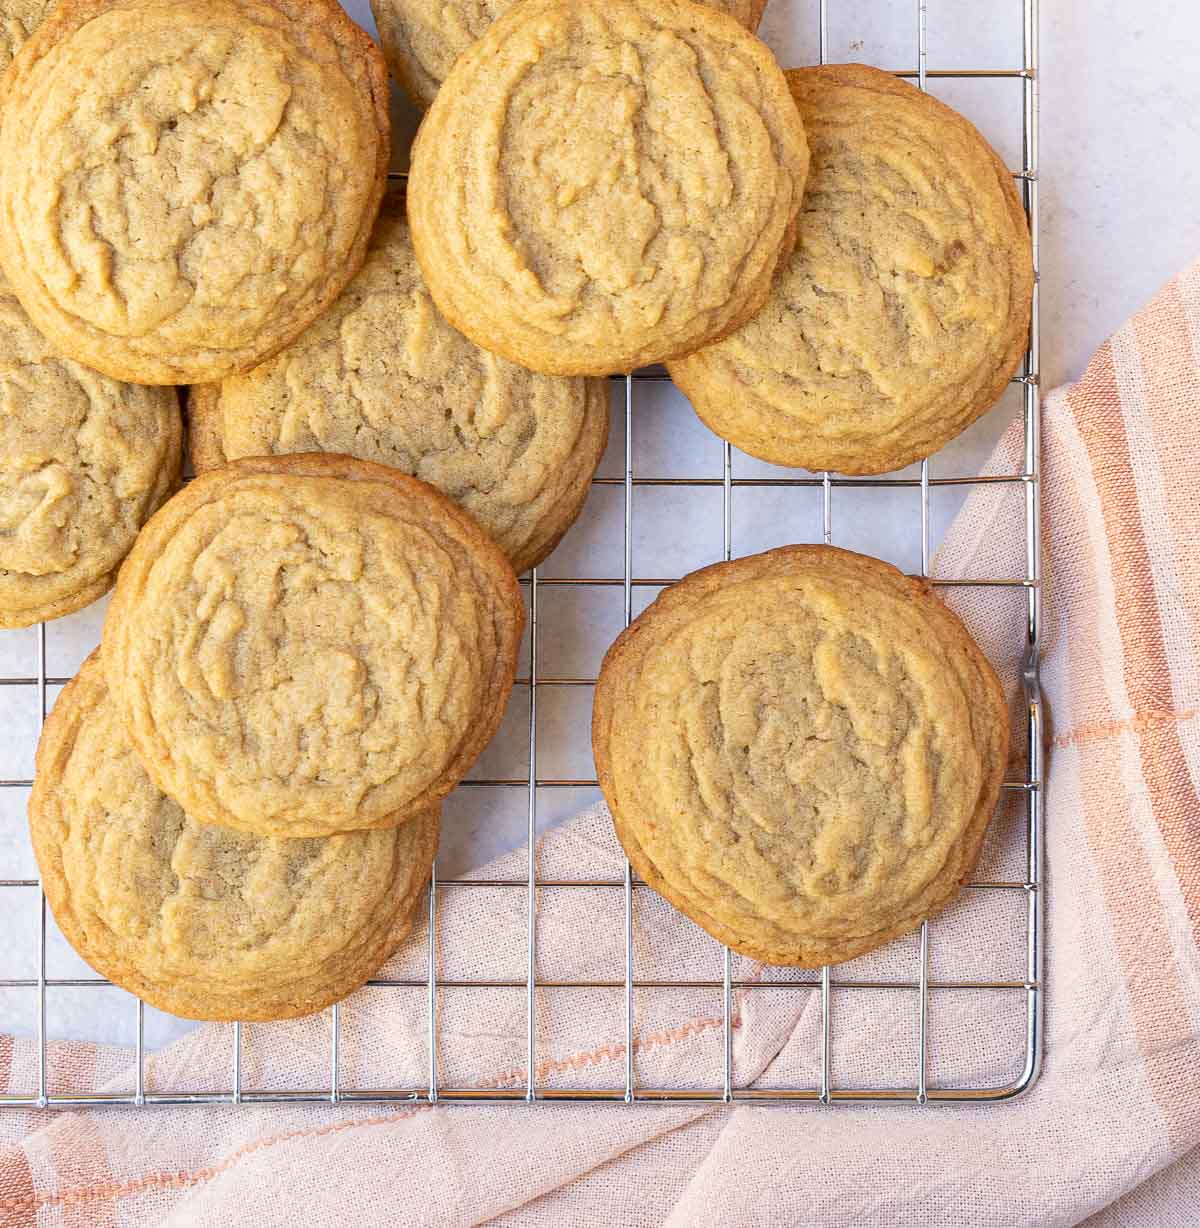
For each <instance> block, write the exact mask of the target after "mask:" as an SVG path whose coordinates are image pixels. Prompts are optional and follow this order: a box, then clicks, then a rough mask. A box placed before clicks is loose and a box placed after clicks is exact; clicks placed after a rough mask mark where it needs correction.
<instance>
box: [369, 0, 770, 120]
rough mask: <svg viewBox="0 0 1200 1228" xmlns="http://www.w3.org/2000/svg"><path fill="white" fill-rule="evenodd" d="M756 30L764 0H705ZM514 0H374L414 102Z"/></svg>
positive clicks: (391, 63)
mask: <svg viewBox="0 0 1200 1228" xmlns="http://www.w3.org/2000/svg"><path fill="white" fill-rule="evenodd" d="M705 2H706V3H709V4H711V6H712V7H713V8H715V9H720V10H721V12H723V13H728V14H729V15H730V16H731V17H734V18H736V19H737V20H738V21H739V22H741V24H742V25H743V26H745V27H746V29H747V30H749V31H751V33H753V32H754V31H755V30H757V29H758V23H759V21H760V20H761V19H762V15H763V9H764V8H766V0H705ZM512 5H513V0H454V2H453V3H449V4H441V3H438V2H437V0H371V12H372V13H374V14H375V24H376V26H378V27H379V41H380V42H381V43H382V44H383V54H384V56H385V57H386V59H387V62H388V67H389V68H390V69H391V70H392V76H393V77H395V79H396V80H397V81H399V82H400V84H401V85H402V86H404V88H405V90H407V91H408V94H409V96H410V97H411V98H412V100H413V102H415V103H416V104H417V106H419V107H427V106H429V104H430V103H431V102H433V100H434V98H435V96H436V95H437V92H438V89H439V88H440V87H441V84H442V82H443V81H444V80H445V79H446V74H447V73H448V72H449V71H450V69H451V67H452V66H453V64H454V61H455V60H457V59H458V57H459V56H460V55H462V53H463V52H464V51H466V49H467V48H468V47H469V46H470V45H471V44H472V43H473V42H475V40H476V39H478V38H482V37H483V35H484V33H485V31H486V30H487V28H488V26H490V25H491V24H492V22H493V21H495V20H496V18H497V17H499V16H500V15H501V14H503V13H507V12H508V10H509V9H510V8H512Z"/></svg>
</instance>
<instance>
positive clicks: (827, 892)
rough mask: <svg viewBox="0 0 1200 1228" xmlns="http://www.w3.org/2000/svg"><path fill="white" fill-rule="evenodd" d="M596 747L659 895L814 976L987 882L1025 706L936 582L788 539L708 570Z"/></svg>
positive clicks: (669, 605)
mask: <svg viewBox="0 0 1200 1228" xmlns="http://www.w3.org/2000/svg"><path fill="white" fill-rule="evenodd" d="M592 745H593V749H594V752H595V757H596V768H597V772H598V774H599V778H600V787H601V788H602V789H603V791H604V796H605V798H606V799H607V801H608V806H609V809H610V811H611V812H612V816H613V823H614V826H615V827H616V832H617V836H618V838H619V839H620V841H621V844H622V845H623V846H624V848H625V852H626V855H627V856H628V857H629V860H630V861H631V862H632V864H633V867H634V869H635V870H637V872H638V873H639V874H640V875H641V876H642V877H643V878H644V879H645V880H646V882H648V883H649V884H650V886H652V887H653V888H654V889H655V890H656V891H658V892H659V893H660V894H661V895H663V896H665V897H666V898H667V899H668V900H669V901H670V902H671V903H672V904H674V905H675V907H676V908H678V909H680V910H681V911H682V912H684V913H686V914H687V915H688V916H689V917H691V918H692V920H693V921H695V922H696V923H697V924H698V925H700V926H703V928H704V929H706V930H707V931H708V932H709V933H710V934H712V935H713V936H714V937H715V938H717V939H719V940H720V941H721V942H723V943H725V944H727V945H728V946H730V947H732V948H733V949H734V950H736V951H740V952H741V953H742V954H744V955H748V956H751V957H752V958H754V959H758V960H762V961H763V962H765V963H769V964H798V965H801V966H802V967H817V966H819V965H821V964H826V963H836V962H838V961H840V960H845V959H850V958H851V957H853V956H855V955H860V954H862V953H863V952H864V951H869V950H871V949H873V948H874V947H878V946H880V945H881V944H882V943H884V942H887V941H888V940H889V939H891V938H894V937H896V936H898V935H900V934H903V933H906V932H907V931H909V930H912V929H914V928H915V927H916V926H917V925H918V924H919V923H920V922H921V921H922V920H923V919H925V918H926V917H929V916H931V915H932V914H933V913H935V912H937V911H938V910H939V909H940V908H942V907H943V906H944V905H945V904H946V903H947V902H948V901H949V900H950V899H951V898H952V897H953V896H954V894H955V893H956V892H957V891H958V888H959V886H960V885H961V884H962V883H963V882H964V881H966V879H967V878H968V877H969V876H970V873H971V871H972V869H973V867H974V865H975V861H976V858H977V857H978V854H979V847H980V844H981V843H982V840H983V835H984V831H985V829H986V828H987V824H988V820H989V819H990V818H991V815H992V811H993V809H994V807H995V805H996V800H997V797H998V795H999V790H1000V784H1001V781H1002V779H1003V775H1004V766H1005V760H1006V758H1007V754H1008V713H1007V708H1006V706H1005V702H1004V695H1003V693H1002V691H1001V689H1000V684H999V682H998V680H997V678H996V675H995V673H994V671H993V670H992V668H991V666H990V665H989V664H988V662H987V660H986V659H985V657H984V656H983V654H982V653H981V652H980V651H979V649H978V648H977V647H976V645H975V643H974V641H973V640H972V639H971V637H970V636H969V635H968V634H967V631H966V629H965V628H964V627H963V625H962V623H961V622H959V620H958V619H957V618H956V617H955V616H954V615H953V614H952V613H951V612H950V611H949V610H948V609H947V608H946V607H945V606H944V605H942V603H941V602H940V601H938V600H937V598H936V597H934V596H933V594H932V593H931V591H930V590H929V589H928V587H927V586H926V585H925V584H923V583H922V582H921V581H918V580H914V579H911V578H909V577H907V576H903V575H901V573H900V572H898V571H897V570H896V569H895V568H894V567H890V566H888V565H887V564H886V563H881V562H879V561H878V560H876V559H870V558H865V557H864V556H862V555H858V554H851V553H850V552H848V551H845V550H837V549H834V548H832V547H830V546H784V547H781V548H780V549H778V550H770V551H768V552H767V553H765V554H757V555H752V556H751V557H749V558H744V559H738V560H737V561H736V562H732V563H718V564H717V565H716V566H713V567H706V568H704V569H703V570H702V571H697V572H693V573H692V574H691V575H690V576H687V577H685V579H683V580H682V581H681V582H680V583H679V584H676V585H675V586H674V587H673V588H670V589H667V590H666V591H665V592H664V593H663V594H662V595H661V596H660V597H659V598H658V600H657V601H655V602H654V604H653V605H652V606H650V608H649V609H648V610H647V611H646V612H645V613H644V614H642V615H641V616H640V617H639V618H638V619H637V620H636V621H635V622H634V623H633V625H632V626H631V627H630V628H629V629H628V630H627V631H625V632H624V633H623V634H622V635H621V636H620V638H619V639H618V640H617V641H616V643H615V644H614V645H613V646H612V648H610V649H609V652H608V655H607V656H606V657H605V660H604V665H603V668H602V669H601V672H600V681H599V684H598V685H597V687H596V701H595V710H594V713H593V722H592Z"/></svg>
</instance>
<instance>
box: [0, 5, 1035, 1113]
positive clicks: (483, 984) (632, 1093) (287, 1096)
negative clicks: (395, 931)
mask: <svg viewBox="0 0 1200 1228" xmlns="http://www.w3.org/2000/svg"><path fill="white" fill-rule="evenodd" d="M1019 2H1020V3H1021V5H1022V8H1023V32H1022V44H1023V62H1022V65H1021V67H1020V68H1012V69H946V70H938V69H933V68H930V67H929V66H928V64H927V42H928V37H927V34H928V19H927V0H915V31H914V33H915V46H916V52H917V65H916V68H915V69H912V70H901V71H897V72H896V75H897V76H899V77H905V78H910V79H913V80H915V81H916V83H917V84H918V86H919V87H920V88H921V89H922V90H924V89H925V88H926V86H927V82H928V81H929V80H930V79H932V78H963V79H969V78H989V77H1009V78H1018V79H1020V81H1021V83H1022V106H1021V111H1022V165H1021V167H1020V169H1019V170H1014V171H1013V172H1012V173H1013V175H1014V178H1015V179H1016V180H1017V181H1018V183H1019V185H1020V188H1021V192H1022V197H1023V202H1024V206H1025V210H1026V213H1027V216H1028V219H1029V225H1030V232H1031V236H1032V241H1033V259H1034V268H1035V270H1036V269H1037V267H1038V160H1037V159H1038V149H1037V122H1038V46H1037V37H1038V0H1019ZM828 7H829V4H828V0H819V15H820V17H819V19H820V42H819V48H820V61H821V63H826V62H827V61H828V24H829V23H828ZM1038 370H1039V367H1038V287H1037V284H1036V273H1035V285H1034V291H1033V313H1032V321H1031V329H1030V339H1029V347H1028V350H1027V352H1026V355H1025V360H1024V363H1023V366H1022V370H1021V373H1020V375H1018V376H1016V377H1015V379H1014V381H1013V382H1014V383H1016V384H1018V385H1019V386H1020V388H1021V396H1022V416H1023V426H1024V452H1023V465H1022V471H1021V472H1020V473H1019V474H1004V475H988V476H983V475H975V476H968V477H935V476H933V475H932V473H931V471H930V464H929V461H928V460H926V461H923V462H922V463H921V466H920V476H919V477H915V478H914V477H909V478H905V477H891V476H885V477H864V478H859V477H853V478H852V477H843V476H838V475H834V474H831V473H824V474H820V475H817V474H809V475H799V474H797V475H795V476H789V477H744V478H741V477H739V478H735V477H734V476H733V466H732V452H731V448H730V445H729V444H728V443H726V444H725V445H724V458H723V474H722V476H721V477H682V478H680V477H670V478H667V477H663V478H655V477H642V476H638V477H635V475H634V452H633V413H634V402H635V400H636V397H637V389H638V387H639V386H640V385H643V384H645V383H646V382H648V381H656V380H666V379H667V378H668V377H667V376H666V375H664V374H659V373H656V372H653V371H645V372H637V373H634V374H632V375H627V376H623V377H615V378H616V379H617V381H618V383H620V384H622V385H623V388H624V445H625V447H624V475H623V476H622V477H619V478H596V479H594V481H595V483H596V484H597V485H609V486H620V487H623V490H624V543H623V544H624V575H623V576H622V577H620V578H612V577H586V578H575V577H563V578H540V577H539V576H538V573H537V571H536V569H535V570H534V571H532V572H531V573H530V574H529V575H528V576H526V577H523V578H522V584H523V585H525V586H526V587H527V590H528V596H529V626H530V637H529V655H528V673H527V675H526V676H524V677H521V678H518V680H517V685H518V686H523V687H527V688H528V693H529V716H528V774H527V776H526V777H525V778H523V779H500V778H492V779H472V780H467V781H464V782H463V785H464V786H465V787H476V788H478V787H485V788H494V789H501V788H503V789H524V790H526V792H527V796H528V813H527V842H528V845H527V874H526V876H525V877H524V878H513V879H445V880H440V881H439V879H438V877H437V870H436V866H435V868H434V872H433V874H432V876H431V880H430V884H429V893H428V909H427V911H428V931H427V943H428V959H427V972H426V975H425V977H424V979H422V980H412V979H408V980H400V979H382V978H380V979H375V980H372V981H370V982H368V984H369V985H372V986H381V987H402V988H405V989H408V990H414V989H415V990H423V991H424V993H425V995H426V1001H427V1024H428V1035H427V1043H428V1079H427V1082H426V1083H425V1084H424V1085H422V1086H414V1087H377V1088H371V1087H367V1088H351V1087H346V1086H343V1083H342V1079H341V1072H340V1065H341V1062H340V1055H339V1049H340V1045H341V1026H340V1012H339V1008H338V1007H337V1006H336V1005H335V1006H333V1007H331V1008H330V1013H331V1028H330V1048H329V1078H328V1085H327V1086H326V1087H321V1088H312V1089H308V1090H282V1089H270V1088H261V1089H259V1088H246V1087H244V1086H243V1080H242V1027H241V1024H237V1023H235V1024H233V1025H232V1029H231V1030H232V1046H231V1051H230V1069H229V1075H230V1085H229V1088H228V1090H226V1091H204V1092H200V1091H195V1092H192V1091H186V1090H168V1091H161V1092H160V1091H153V1092H151V1091H147V1089H146V1078H145V1054H146V1045H145V1007H144V1005H143V1003H142V1002H141V1001H137V1002H136V1008H135V1009H136V1066H135V1075H134V1079H135V1082H134V1088H133V1091H132V1092H131V1093H128V1094H111V1095H110V1094H99V1093H93V1092H86V1091H83V1090H82V1089H79V1090H76V1089H70V1090H68V1091H66V1092H63V1093H57V1092H56V1093H54V1094H51V1093H50V1091H49V1089H48V1085H47V1034H46V996H47V990H48V989H50V988H59V987H72V988H75V987H83V986H105V985H109V984H110V982H108V981H107V980H104V979H103V978H99V977H91V978H79V977H75V978H51V977H48V976H47V961H46V932H47V915H46V900H45V896H44V895H41V902H40V924H39V936H38V970H37V977H36V979H28V978H7V979H0V989H36V991H37V1092H36V1094H35V1095H28V1096H23V1095H4V1096H0V1104H7V1105H11V1106H30V1105H34V1106H37V1107H40V1108H45V1107H57V1106H63V1107H65V1106H73V1105H93V1104H112V1105H135V1106H143V1105H149V1104H201V1103H221V1104H228V1103H234V1104H237V1103H243V1102H262V1101H318V1102H329V1103H334V1104H336V1103H338V1102H349V1101H354V1102H358V1101H376V1102H377V1101H410V1102H412V1101H421V1102H427V1103H434V1102H437V1103H454V1102H471V1103H480V1102H487V1101H513V1100H523V1101H540V1100H555V1101H562V1100H584V1101H596V1100H611V1101H618V1102H627V1103H630V1102H634V1101H724V1102H732V1101H759V1102H762V1101H786V1102H810V1103H821V1104H831V1103H835V1102H840V1101H872V1102H887V1101H892V1102H907V1103H910V1104H927V1103H938V1102H945V1101H957V1102H964V1101H965V1102H974V1103H985V1102H992V1101H998V1100H1005V1099H1008V1098H1011V1097H1013V1096H1016V1095H1018V1094H1020V1093H1021V1092H1023V1091H1025V1090H1026V1089H1028V1088H1029V1087H1030V1086H1031V1085H1032V1084H1033V1082H1034V1081H1035V1080H1036V1078H1037V1076H1038V1072H1039V1067H1040V1058H1041V1046H1042V984H1041V975H1042V963H1043V942H1042V924H1043V921H1042V890H1041V888H1042V861H1043V850H1042V765H1043V752H1042V720H1043V717H1042V707H1041V697H1040V690H1039V680H1038V643H1039V629H1040V621H1041V573H1040V544H1039V479H1040V450H1041V449H1040V421H1039V413H1040V407H1039V392H1038ZM985 483H1011V484H1019V485H1020V486H1022V487H1023V488H1024V539H1025V570H1024V574H1023V575H1021V576H1017V577H993V578H986V579H933V580H932V581H931V583H932V584H934V585H935V586H940V587H962V586H972V587H984V588H991V589H1014V588H1016V589H1021V590H1023V591H1024V594H1025V627H1024V629H1023V635H1024V638H1025V645H1026V647H1025V656H1024V671H1023V685H1024V695H1025V700H1026V704H1025V720H1026V733H1027V746H1028V752H1027V760H1026V772H1025V776H1024V778H1023V779H1017V780H1008V781H1006V782H1005V783H1004V786H1003V787H1004V790H1005V792H1006V793H1007V794H1009V795H1010V796H1011V795H1012V794H1016V795H1018V796H1019V797H1020V799H1021V802H1022V804H1023V824H1022V825H1023V828H1024V835H1025V849H1024V868H1025V874H1024V878H1023V879H1020V880H1015V881H990V882H974V883H971V884H968V890H976V891H1001V892H1013V893H1018V894H1020V895H1023V896H1024V897H1025V901H1026V904H1025V908H1024V910H1023V911H1024V916H1025V939H1026V941H1025V944H1024V945H1025V970H1024V971H1025V976H1024V979H1022V980H976V981H941V982H938V981H931V979H930V975H929V949H930V941H929V924H928V922H925V923H923V924H922V926H921V929H920V972H919V977H918V978H917V979H916V980H914V981H911V982H896V981H888V982H875V981H866V980H854V979H835V976H834V973H833V971H832V970H831V968H830V967H828V966H826V967H824V968H822V969H821V972H820V979H819V981H812V982H786V983H781V982H778V981H775V982H771V981H754V980H735V979H734V977H733V973H732V960H731V954H730V951H729V949H728V948H725V949H724V951H723V975H722V979H721V980H720V981H714V980H694V979H685V978H680V979H671V980H665V981H664V980H654V981H650V980H644V979H637V978H635V975H634V908H633V901H634V892H635V891H638V890H648V888H647V887H646V885H645V884H644V883H642V882H641V880H639V879H637V878H636V877H635V876H634V875H633V874H632V871H631V869H630V867H629V864H628V862H626V863H625V871H624V876H623V878H603V879H602V878H591V879H570V880H562V879H558V880H556V879H545V878H538V876H537V864H536V838H537V814H538V797H537V790H538V789H539V788H547V787H548V788H555V787H558V788H570V787H594V786H595V785H596V781H595V780H594V779H591V780H586V779H578V780H568V779H561V778H549V777H539V776H538V774H537V766H538V745H537V701H538V692H539V690H540V689H542V688H545V687H560V686H567V687H578V686H582V687H588V686H592V685H594V683H595V681H596V679H595V678H577V677H553V676H545V677H541V676H539V672H538V593H539V589H541V588H544V587H546V586H552V585H564V584H571V585H588V586H620V587H621V588H622V590H623V594H624V621H625V625H628V624H629V622H630V621H631V619H632V616H633V593H634V590H635V589H637V588H643V587H646V588H657V587H661V586H663V585H667V584H671V583H674V582H675V580H676V579H678V577H645V576H636V575H635V574H634V568H633V502H634V500H633V492H634V488H635V487H637V486H651V487H653V486H659V487H665V486H681V487H689V488H699V487H719V488H720V489H721V491H722V501H723V502H722V525H723V532H722V539H723V540H722V557H723V558H725V559H730V558H732V557H733V556H734V548H733V519H732V494H733V490H734V488H736V487H756V486H757V487H787V488H805V487H808V488H819V489H820V490H821V492H822V536H823V539H824V541H825V542H826V543H830V542H831V541H832V540H833V536H834V517H833V491H834V490H835V489H838V488H855V487H911V488H917V489H919V492H920V509H921V511H920V548H921V572H922V575H924V576H928V573H929V565H930V499H929V495H930V490H931V489H932V488H935V487H939V486H958V487H964V486H965V487H972V486H977V485H982V484H985ZM66 681H67V679H65V678H51V677H48V676H47V670H46V627H45V624H42V625H40V626H39V627H38V631H37V674H36V677H20V678H18V677H9V678H0V684H8V685H25V686H31V685H36V687H37V693H38V699H39V707H40V713H41V720H43V721H44V720H45V716H46V709H47V703H46V693H47V687H48V686H51V685H58V684H60V683H65V682H66ZM31 783H32V782H31V781H29V780H0V788H21V787H28V786H29V785H30V784H31ZM479 887H487V888H509V889H512V890H521V891H524V892H526V895H527V900H528V906H527V924H528V944H527V961H526V975H525V978H524V980H505V981H501V980H495V981H467V980H453V979H447V978H439V976H438V954H439V948H438V916H437V904H438V895H439V892H442V891H446V890H469V889H472V888H479ZM547 887H549V888H559V887H565V888H569V887H585V888H595V887H606V888H611V889H613V890H614V891H619V892H621V893H622V896H623V903H624V942H625V952H624V954H625V958H624V978H623V980H620V981H598V980H572V981H565V980H548V979H546V978H539V977H538V976H537V971H536V960H537V949H538V948H537V944H538V893H539V891H540V890H541V889H543V888H547ZM0 888H4V889H8V890H18V891H19V890H36V891H38V892H39V894H40V882H39V881H38V880H37V879H0ZM455 988H473V989H505V990H511V989H521V988H523V989H524V991H525V1000H526V1017H527V1034H526V1046H525V1048H526V1054H525V1078H524V1086H515V1087H487V1088H480V1087H446V1086H443V1085H442V1081H441V1078H440V1074H439V995H440V993H441V991H443V990H447V989H455ZM563 988H566V989H619V990H621V991H623V994H624V1079H623V1082H622V1083H621V1084H620V1085H617V1086H613V1087H607V1088H589V1089H578V1088H555V1087H547V1086H539V1083H538V1079H537V1065H538V1046H537V1035H536V1026H535V1012H536V995H537V992H538V991H539V990H554V989H563ZM646 988H653V989H663V988H667V989H707V990H720V992H721V995H722V1021H721V1022H722V1037H723V1054H724V1062H723V1071H722V1077H721V1080H720V1083H719V1084H717V1083H714V1085H712V1086H710V1087H700V1088H695V1087H686V1088H684V1087H651V1086H644V1085H641V1084H639V1083H638V1081H637V1077H636V1070H635V1065H634V1053H635V1023H636V1020H635V1010H634V991H635V990H638V989H646ZM864 988H865V989H875V988H889V989H891V988H904V989H908V990H912V991H915V992H916V995H917V1003H918V1006H917V1009H918V1011H919V1033H918V1035H919V1054H918V1058H917V1061H916V1063H915V1064H914V1068H913V1070H912V1072H911V1074H912V1080H911V1085H910V1086H907V1087H837V1086H834V1084H833V1080H832V1077H831V1054H832V1050H833V1044H834V1034H833V1026H832V1015H831V1010H830V998H831V993H832V991H833V990H834V989H839V990H841V989H864ZM762 989H773V990H774V991H775V992H777V993H778V992H792V993H796V994H801V995H804V994H811V993H817V994H819V995H820V1006H821V1023H820V1080H819V1083H818V1084H817V1085H814V1086H812V1087H799V1088H770V1089H766V1088H755V1087H751V1086H738V1085H737V1084H736V1083H735V1080H734V1070H733V1016H734V1010H733V996H734V991H735V990H746V991H755V990H762ZM937 989H980V990H989V991H1004V992H1008V993H1017V994H1021V995H1023V996H1024V1006H1025V1010H1024V1037H1023V1041H1024V1064H1023V1069H1022V1071H1021V1073H1020V1075H1019V1076H1018V1077H1017V1078H1016V1079H1015V1080H1013V1081H1012V1082H1011V1083H1009V1084H1007V1085H1004V1086H999V1087H957V1086H956V1087H941V1086H935V1085H931V1083H930V1080H929V1077H928V1066H929V997H930V991H931V990H937Z"/></svg>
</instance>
